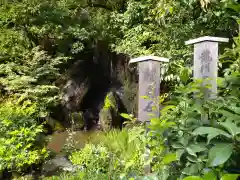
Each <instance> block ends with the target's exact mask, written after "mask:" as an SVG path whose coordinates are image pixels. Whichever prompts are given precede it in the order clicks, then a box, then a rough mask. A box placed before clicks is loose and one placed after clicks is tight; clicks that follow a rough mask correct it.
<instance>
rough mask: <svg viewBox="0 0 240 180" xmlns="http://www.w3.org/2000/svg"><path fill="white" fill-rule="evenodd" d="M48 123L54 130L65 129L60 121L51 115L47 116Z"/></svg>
mask: <svg viewBox="0 0 240 180" xmlns="http://www.w3.org/2000/svg"><path fill="white" fill-rule="evenodd" d="M47 123H48V125H49V126H50V127H51V128H52V130H53V131H64V129H65V128H64V127H63V126H62V125H61V123H60V122H58V121H57V120H55V119H53V118H51V117H48V118H47Z"/></svg>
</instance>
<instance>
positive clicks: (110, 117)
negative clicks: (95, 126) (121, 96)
mask: <svg viewBox="0 0 240 180" xmlns="http://www.w3.org/2000/svg"><path fill="white" fill-rule="evenodd" d="M99 121H100V126H101V129H103V130H106V131H107V130H109V129H111V128H112V127H119V126H120V125H121V122H120V115H119V112H118V104H117V100H116V99H115V96H114V93H113V92H112V91H111V92H109V93H107V95H106V98H105V100H104V104H103V107H102V109H101V110H100V112H99Z"/></svg>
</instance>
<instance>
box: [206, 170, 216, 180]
mask: <svg viewBox="0 0 240 180" xmlns="http://www.w3.org/2000/svg"><path fill="white" fill-rule="evenodd" d="M204 180H217V176H216V175H215V174H214V172H213V171H209V172H207V173H206V174H204Z"/></svg>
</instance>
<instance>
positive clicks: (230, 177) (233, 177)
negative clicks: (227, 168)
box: [221, 174, 239, 180]
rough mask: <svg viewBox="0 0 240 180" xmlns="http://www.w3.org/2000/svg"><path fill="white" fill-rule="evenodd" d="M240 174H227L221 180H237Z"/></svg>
mask: <svg viewBox="0 0 240 180" xmlns="http://www.w3.org/2000/svg"><path fill="white" fill-rule="evenodd" d="M238 177H239V174H225V175H223V177H221V180H237V178H238Z"/></svg>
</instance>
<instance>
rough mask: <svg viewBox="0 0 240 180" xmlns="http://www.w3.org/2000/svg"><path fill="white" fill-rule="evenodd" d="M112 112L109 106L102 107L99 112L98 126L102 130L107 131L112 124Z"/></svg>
mask: <svg viewBox="0 0 240 180" xmlns="http://www.w3.org/2000/svg"><path fill="white" fill-rule="evenodd" d="M112 120H113V117H112V112H111V109H110V108H102V109H101V111H100V112H99V121H100V126H101V129H103V130H104V131H108V130H110V129H111V124H112Z"/></svg>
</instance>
